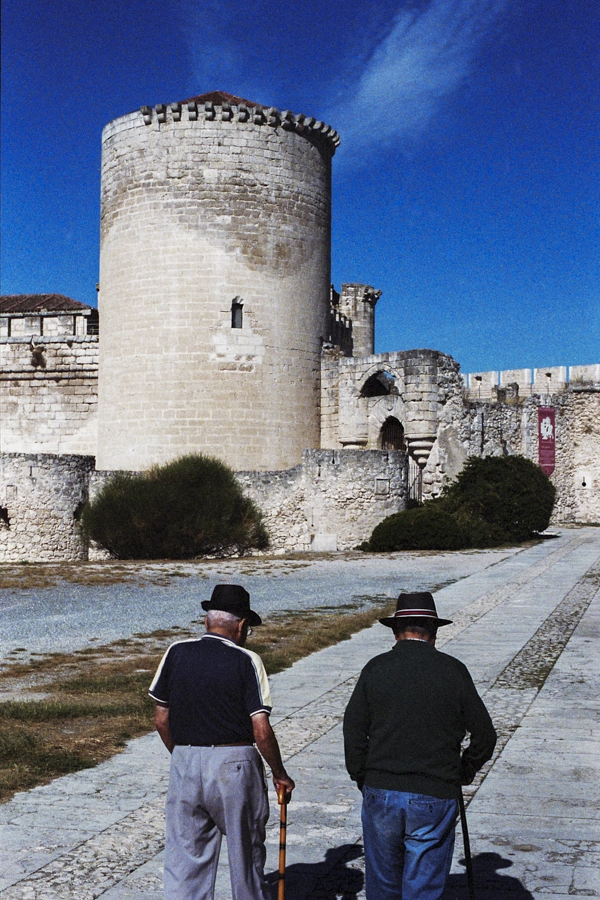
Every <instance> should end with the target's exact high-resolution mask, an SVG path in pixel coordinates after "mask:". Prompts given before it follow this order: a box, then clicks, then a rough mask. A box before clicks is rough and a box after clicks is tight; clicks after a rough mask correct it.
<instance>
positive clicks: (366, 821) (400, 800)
mask: <svg viewBox="0 0 600 900" xmlns="http://www.w3.org/2000/svg"><path fill="white" fill-rule="evenodd" d="M457 815H458V803H457V801H456V800H440V799H438V798H437V797H429V796H427V795H425V794H408V793H405V792H404V791H386V790H383V789H381V788H372V787H369V786H368V785H365V786H364V788H363V806H362V824H363V837H364V844H365V864H366V889H367V900H439V898H440V897H441V896H442V894H443V892H444V886H445V884H446V879H447V877H448V873H449V871H450V865H451V863H452V851H453V850H454V828H455V825H456V817H457Z"/></svg>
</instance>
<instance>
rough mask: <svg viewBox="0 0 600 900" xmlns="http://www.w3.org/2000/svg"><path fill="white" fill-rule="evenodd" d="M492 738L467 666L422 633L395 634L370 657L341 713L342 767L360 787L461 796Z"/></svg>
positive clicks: (488, 751)
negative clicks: (414, 636) (387, 647)
mask: <svg viewBox="0 0 600 900" xmlns="http://www.w3.org/2000/svg"><path fill="white" fill-rule="evenodd" d="M467 732H468V733H469V734H470V736H471V738H470V745H469V747H468V748H467V749H466V750H465V751H464V754H463V758H462V762H461V752H460V745H461V741H462V739H463V738H464V736H465V734H466V733H467ZM495 743H496V732H495V730H494V726H493V725H492V720H491V719H490V716H489V713H488V711H487V709H486V708H485V706H484V704H483V701H482V699H481V697H480V696H479V694H478V693H477V690H476V688H475V685H474V684H473V679H472V678H471V676H470V674H469V671H468V669H467V667H466V666H465V665H464V664H463V663H461V662H460V661H459V660H458V659H455V658H454V657H453V656H448V654H446V653H440V651H439V650H436V649H435V647H433V646H432V645H431V644H428V643H426V642H424V641H413V640H408V641H407V640H404V641H398V642H397V643H396V645H395V646H394V648H393V649H392V650H391V651H390V652H389V653H383V654H382V655H381V656H376V657H375V658H374V659H372V660H370V661H369V662H368V663H367V665H366V666H365V667H364V669H363V670H362V673H361V675H360V678H359V680H358V683H357V685H356V687H355V689H354V692H353V694H352V697H351V698H350V702H349V703H348V707H347V709H346V714H345V716H344V744H345V751H346V768H347V769H348V772H349V773H350V777H351V778H352V779H353V780H354V781H356V782H357V784H358V786H359V788H362V786H363V784H368V785H370V786H371V787H377V788H384V789H386V790H395V791H408V792H409V793H415V794H428V795H430V796H432V797H441V798H442V799H458V797H459V793H460V785H461V783H463V784H469V783H470V781H472V779H473V777H474V775H475V773H476V772H477V771H478V769H480V768H481V766H482V765H483V764H484V763H485V762H486V761H487V760H488V759H490V757H491V755H492V753H493V751H494V746H495Z"/></svg>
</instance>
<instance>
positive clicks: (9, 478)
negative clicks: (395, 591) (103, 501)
mask: <svg viewBox="0 0 600 900" xmlns="http://www.w3.org/2000/svg"><path fill="white" fill-rule="evenodd" d="M93 467H94V458H93V457H91V456H74V455H60V456H58V455H52V454H45V453H31V454H25V453H2V454H0V561H1V562H22V561H28V562H49V561H53V560H56V561H60V560H68V559H87V544H86V543H85V542H84V541H83V539H82V536H81V531H80V528H79V523H78V516H79V513H80V511H81V507H82V505H83V503H85V501H86V500H87V497H88V483H89V478H90V473H91V471H92V469H93Z"/></svg>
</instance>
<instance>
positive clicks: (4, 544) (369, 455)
mask: <svg viewBox="0 0 600 900" xmlns="http://www.w3.org/2000/svg"><path fill="white" fill-rule="evenodd" d="M406 473H407V467H406V456H405V454H404V453H399V452H388V453H385V452H366V453H365V452H362V451H357V450H339V451H331V450H305V451H304V453H303V458H302V463H301V464H300V465H298V466H295V467H294V468H292V469H288V470H286V471H275V472H238V473H237V476H236V477H237V479H238V481H239V483H240V485H241V486H242V488H243V490H244V492H245V493H246V494H247V495H248V496H250V497H252V499H253V500H254V501H255V502H256V503H257V504H258V506H259V507H260V508H261V510H262V511H263V514H264V519H265V524H266V526H267V528H268V530H269V534H270V537H271V548H270V549H271V552H274V553H278V552H279V553H283V552H295V551H310V550H312V551H334V550H349V549H353V548H355V547H357V546H358V545H359V544H360V543H362V542H363V541H366V540H367V539H368V538H369V537H370V535H371V532H372V530H373V528H374V527H375V525H376V524H377V523H378V522H380V521H381V520H382V519H384V518H385V517H386V516H388V515H391V514H392V513H395V512H399V511H400V510H401V509H404V508H405V505H406V484H407V479H406ZM112 474H113V473H112V472H110V471H97V470H95V469H94V459H93V457H89V456H54V455H46V454H29V455H28V454H16V453H5V454H1V455H0V562H18V561H20V560H28V561H30V562H43V561H48V560H54V559H56V560H58V559H65V560H66V559H87V558H88V557H89V558H90V559H103V558H106V557H107V554H106V553H105V552H104V551H99V550H98V549H97V548H95V547H93V546H92V547H90V548H89V550H88V547H87V545H86V544H85V543H84V541H83V540H82V537H81V534H80V530H79V525H78V522H77V516H78V514H79V511H80V508H81V504H82V503H83V502H85V501H86V500H87V499H88V497H89V498H90V499H93V498H94V497H95V496H96V494H97V493H98V491H99V490H101V488H102V487H103V485H104V484H105V483H106V481H107V479H108V478H110V477H111V475H112ZM3 516H5V518H4V517H3ZM6 519H8V522H7V521H6Z"/></svg>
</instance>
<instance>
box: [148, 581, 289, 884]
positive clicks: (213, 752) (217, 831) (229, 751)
mask: <svg viewBox="0 0 600 900" xmlns="http://www.w3.org/2000/svg"><path fill="white" fill-rule="evenodd" d="M202 607H203V609H204V610H206V612H207V616H206V619H205V625H206V633H205V634H203V635H202V636H201V637H200V638H197V639H192V640H186V641H178V642H177V643H176V644H172V645H171V646H170V647H169V649H168V650H167V652H166V653H165V655H164V657H163V659H162V662H161V663H160V666H159V667H158V671H157V673H156V675H155V677H154V680H153V682H152V685H151V686H150V696H151V697H152V698H153V699H154V700H155V701H156V714H155V724H156V728H157V730H158V733H159V734H160V736H161V738H162V740H163V742H164V744H165V746H166V747H167V749H168V750H169V752H170V753H171V774H170V780H169V791H168V794H167V804H166V809H165V815H166V823H167V836H166V844H165V874H164V882H165V896H166V898H167V900H212V898H213V896H214V887H215V878H216V874H217V864H218V861H219V852H220V849H221V839H222V836H223V835H224V834H225V835H227V851H228V856H229V870H230V876H231V890H232V896H233V900H269V898H270V892H269V889H268V886H267V883H266V881H265V877H264V864H265V856H266V854H265V827H266V823H267V819H268V817H269V803H268V798H267V786H266V782H265V772H264V765H263V762H262V760H261V757H260V756H259V753H258V751H259V750H260V753H261V754H262V756H263V757H264V758H265V760H266V761H267V763H268V764H269V766H270V767H271V771H272V774H273V781H274V784H275V787H276V788H280V787H283V788H284V789H285V793H286V797H287V798H288V799H289V796H290V794H291V792H292V791H293V789H294V782H293V781H292V779H291V778H290V777H289V775H288V774H287V772H286V770H285V768H284V766H283V762H282V760H281V753H280V751H279V745H278V743H277V739H276V737H275V735H274V733H273V729H272V728H271V725H270V722H269V713H270V712H271V695H270V691H269V683H268V681H267V675H266V672H265V668H264V666H263V664H262V661H261V659H260V657H259V656H258V655H257V654H256V653H253V652H252V651H250V650H246V649H244V644H245V641H246V637H247V636H248V633H249V630H250V627H253V626H255V625H260V624H261V619H260V616H259V615H258V614H257V613H255V612H254V611H253V610H252V609H250V596H249V594H248V592H247V591H246V590H245V589H244V588H243V587H241V586H240V585H236V584H219V585H217V586H216V587H215V589H214V591H213V593H212V597H211V599H210V601H206V600H205V601H204V602H203V603H202ZM257 748H258V750H257Z"/></svg>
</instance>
